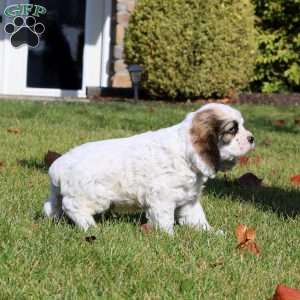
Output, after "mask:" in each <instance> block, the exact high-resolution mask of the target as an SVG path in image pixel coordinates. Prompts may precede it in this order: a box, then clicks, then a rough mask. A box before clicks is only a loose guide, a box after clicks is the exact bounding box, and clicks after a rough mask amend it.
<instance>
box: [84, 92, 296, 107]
mask: <svg viewBox="0 0 300 300" xmlns="http://www.w3.org/2000/svg"><path fill="white" fill-rule="evenodd" d="M132 96H133V95H132V90H131V89H130V88H120V89H116V88H106V89H103V91H101V92H100V93H98V94H94V95H90V96H89V97H88V98H89V99H90V100H91V101H95V102H105V101H115V100H116V99H118V100H119V101H128V102H132V101H133V99H132ZM138 101H163V102H169V103H184V102H187V103H201V104H204V103H207V102H221V103H226V104H231V103H238V104H268V105H270V104H271V105H272V104H273V105H300V93H285V94H262V93H242V94H240V95H238V96H235V97H234V98H230V99H229V98H224V99H203V98H196V99H193V100H187V99H182V98H178V99H176V100H174V99H167V98H163V99H159V98H158V99H153V97H149V96H148V95H147V94H146V93H145V92H143V91H140V100H138Z"/></svg>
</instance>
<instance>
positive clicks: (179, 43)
mask: <svg viewBox="0 0 300 300" xmlns="http://www.w3.org/2000/svg"><path fill="white" fill-rule="evenodd" d="M255 50H256V43H255V29H254V12H253V7H252V5H251V3H250V1H248V0H226V1H224V0H221V1H220V0H209V1H207V0H163V1H162V0H139V1H138V2H137V6H136V9H135V11H134V13H133V14H132V16H131V18H130V22H129V27H128V30H127V32H126V37H125V53H126V59H127V62H130V63H138V64H141V65H143V66H144V70H145V71H144V77H143V87H144V88H145V89H146V90H147V91H148V92H149V93H150V94H151V95H154V96H167V97H171V98H176V97H196V96H203V97H211V96H225V95H228V94H231V93H232V92H233V91H236V90H239V89H241V88H243V87H244V86H245V85H246V84H247V83H248V82H249V80H250V78H251V76H252V75H253V68H254V61H255V52H256V51H255Z"/></svg>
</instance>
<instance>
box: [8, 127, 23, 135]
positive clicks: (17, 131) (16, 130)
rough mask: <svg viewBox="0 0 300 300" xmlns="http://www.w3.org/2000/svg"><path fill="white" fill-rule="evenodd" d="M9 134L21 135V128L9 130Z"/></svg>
mask: <svg viewBox="0 0 300 300" xmlns="http://www.w3.org/2000/svg"><path fill="white" fill-rule="evenodd" d="M7 132H9V133H14V134H19V133H20V132H21V130H20V129H19V128H12V127H11V128H7Z"/></svg>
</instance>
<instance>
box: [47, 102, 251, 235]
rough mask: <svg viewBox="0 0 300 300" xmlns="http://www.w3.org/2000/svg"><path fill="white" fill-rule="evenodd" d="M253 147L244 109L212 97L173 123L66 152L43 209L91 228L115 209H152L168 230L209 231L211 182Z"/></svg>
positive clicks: (54, 169) (151, 216)
mask: <svg viewBox="0 0 300 300" xmlns="http://www.w3.org/2000/svg"><path fill="white" fill-rule="evenodd" d="M253 148H254V137H253V135H252V134H251V132H249V131H248V130H246V129H245V127H244V120H243V117H242V115H241V113H240V112H239V111H238V110H236V109H233V108H232V107H230V106H228V105H223V104H216V103H211V104H207V105H204V106H203V107H202V108H200V109H199V110H197V111H195V112H192V113H189V114H188V115H187V116H186V118H185V119H184V120H183V121H182V122H181V123H179V124H177V125H174V126H172V127H168V128H164V129H160V130H157V131H149V132H146V133H143V134H139V135H135V136H132V137H129V138H121V139H111V140H104V141H98V142H91V143H87V144H83V145H81V146H78V147H76V148H74V149H72V150H70V151H69V152H67V153H66V154H64V155H62V156H61V157H59V158H58V159H57V160H56V161H55V162H54V163H53V164H52V166H51V167H50V169H49V176H50V193H51V194H50V197H49V198H48V200H47V201H46V202H45V204H44V213H45V214H46V216H48V217H52V218H59V217H60V216H61V215H62V213H63V212H64V213H65V214H66V215H67V216H68V217H69V218H70V219H71V220H73V221H74V223H75V224H76V225H78V226H79V227H80V228H82V229H84V230H87V229H88V228H89V227H90V226H92V225H95V220H94V218H93V215H95V214H99V213H103V212H104V211H106V210H108V209H111V210H113V211H116V212H121V213H133V212H137V211H145V212H146V216H147V218H148V221H149V223H150V224H152V225H153V226H154V227H156V228H159V229H161V230H163V231H165V232H167V233H169V234H172V233H173V225H174V222H175V220H176V221H178V223H179V224H185V225H188V226H191V227H194V228H196V229H204V230H209V229H210V228H211V227H210V225H209V224H208V221H207V219H206V216H205V213H204V211H203V208H202V206H201V204H200V202H199V196H200V193H201V190H202V188H203V186H204V183H205V182H206V181H207V179H208V178H209V177H214V176H215V174H216V172H217V171H218V170H226V169H229V168H231V167H233V166H234V164H235V162H236V159H237V158H238V157H239V156H242V155H245V154H246V153H247V152H248V151H249V150H251V149H253Z"/></svg>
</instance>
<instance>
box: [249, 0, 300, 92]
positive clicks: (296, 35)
mask: <svg viewBox="0 0 300 300" xmlns="http://www.w3.org/2000/svg"><path fill="white" fill-rule="evenodd" d="M254 3H255V6H256V15H257V27H258V32H259V37H258V41H259V51H258V52H259V54H258V57H257V66H256V70H255V73H256V77H255V81H254V82H253V84H252V87H253V88H254V89H255V90H257V91H263V92H279V91H294V92H300V0H254Z"/></svg>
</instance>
